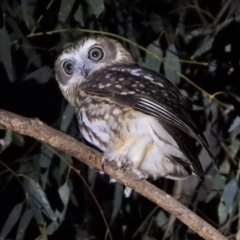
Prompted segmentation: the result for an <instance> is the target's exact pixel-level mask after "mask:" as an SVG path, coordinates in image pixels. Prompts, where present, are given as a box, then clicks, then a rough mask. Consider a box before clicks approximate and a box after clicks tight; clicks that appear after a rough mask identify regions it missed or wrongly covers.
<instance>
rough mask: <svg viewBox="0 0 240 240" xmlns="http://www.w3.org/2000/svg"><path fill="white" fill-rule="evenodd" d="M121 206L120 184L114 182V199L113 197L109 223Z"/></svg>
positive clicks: (112, 220)
mask: <svg viewBox="0 0 240 240" xmlns="http://www.w3.org/2000/svg"><path fill="white" fill-rule="evenodd" d="M121 206H122V186H121V184H119V183H116V184H115V189H114V199H113V210H112V215H111V225H112V224H113V222H114V220H115V219H116V217H117V215H118V214H119V211H120V208H121Z"/></svg>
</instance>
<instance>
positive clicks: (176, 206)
mask: <svg viewBox="0 0 240 240" xmlns="http://www.w3.org/2000/svg"><path fill="white" fill-rule="evenodd" d="M0 128H6V129H9V130H12V131H15V132H18V133H20V134H23V135H27V136H30V137H33V138H35V139H37V140H39V141H42V142H44V143H47V144H50V145H52V146H53V147H55V148H57V149H59V150H61V151H63V152H66V153H68V154H69V155H71V156H73V157H75V158H77V159H79V160H80V161H82V162H84V163H86V164H87V165H89V166H93V167H95V168H97V169H99V170H102V168H101V156H102V155H101V153H99V152H98V151H96V150H94V149H92V148H90V147H88V146H86V145H84V144H82V143H80V142H78V141H77V140H76V139H74V138H72V137H70V136H68V135H66V134H64V133H62V132H60V131H58V130H55V129H53V128H51V127H49V126H47V125H46V124H44V123H43V122H41V121H40V120H38V119H30V118H25V117H22V116H19V115H16V114H14V113H10V112H7V111H4V110H1V109H0ZM104 171H105V172H106V173H107V174H108V175H110V176H111V177H112V178H114V179H116V180H117V181H119V182H121V183H123V184H124V185H126V186H127V187H130V188H132V189H134V190H135V191H136V192H138V193H140V194H141V195H143V196H144V197H146V198H148V199H149V200H151V201H153V202H154V203H156V204H157V205H159V206H160V207H162V208H163V209H165V210H166V211H168V212H169V213H171V214H172V215H174V216H176V217H177V218H178V219H179V220H180V221H182V222H184V223H185V224H186V225H187V226H188V227H190V228H191V229H192V230H194V231H195V232H197V233H198V234H199V235H200V236H201V237H203V238H204V239H207V240H226V239H227V238H225V237H224V236H223V235H222V234H220V233H219V232H218V231H217V230H216V229H215V228H213V227H212V226H211V225H210V224H209V223H207V222H205V221H204V220H203V219H202V218H200V217H199V216H197V215H196V214H195V213H193V212H192V211H191V210H189V209H188V208H186V207H185V206H183V205H182V204H181V203H179V202H178V201H176V200H175V199H174V198H172V197H171V196H170V195H168V194H166V193H165V192H163V191H162V190H160V189H158V188H157V187H155V186H153V185H152V184H151V183H149V182H147V181H136V180H135V179H136V175H135V174H134V173H132V172H131V171H126V172H124V173H123V172H122V171H118V170H116V164H115V163H114V162H110V163H108V164H107V165H106V166H105V168H104Z"/></svg>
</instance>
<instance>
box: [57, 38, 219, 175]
mask: <svg viewBox="0 0 240 240" xmlns="http://www.w3.org/2000/svg"><path fill="white" fill-rule="evenodd" d="M55 74H56V80H57V82H58V84H59V86H60V89H61V91H62V93H63V95H64V97H65V98H66V99H67V100H68V101H69V102H70V103H71V104H72V105H73V106H74V107H75V108H76V115H77V119H78V123H79V128H80V131H81V133H82V135H83V137H84V139H85V140H86V141H87V142H89V143H91V144H92V145H94V146H96V147H97V148H98V149H100V150H101V151H102V152H103V158H102V164H103V165H104V164H105V163H106V162H107V161H113V160H114V161H116V163H117V165H118V167H119V168H121V169H131V170H132V171H133V172H135V173H136V174H137V176H138V178H139V179H146V178H148V177H151V178H154V179H157V178H160V177H166V178H170V179H174V180H179V179H185V178H187V177H188V176H189V175H190V174H194V175H197V176H199V177H200V178H201V179H203V178H204V172H203V169H202V166H201V163H200V161H199V159H198V157H197V154H196V152H195V149H194V147H193V144H192V143H194V142H195V141H194V139H195V140H197V141H199V142H200V143H201V144H202V145H203V146H204V147H205V149H206V150H207V152H208V153H209V155H210V156H211V158H212V160H213V163H214V164H215V160H214V157H213V156H212V154H211V152H210V150H209V145H208V143H207V141H206V138H205V137H204V135H203V133H202V132H201V131H200V130H199V129H198V128H197V126H196V124H195V123H194V120H193V118H192V116H191V115H190V112H191V111H190V106H189V103H188V102H187V100H186V99H185V98H184V96H183V95H182V94H181V92H180V91H179V89H178V88H177V87H176V86H175V85H174V84H173V83H172V82H171V81H169V80H168V79H167V78H165V77H164V76H163V75H161V74H159V73H156V72H154V71H152V70H149V69H146V68H143V67H140V66H138V64H137V63H136V62H135V61H134V59H133V57H132V56H131V55H130V53H129V52H128V51H127V50H126V49H125V48H124V47H123V46H122V45H121V43H119V42H118V41H116V40H114V39H111V38H108V37H104V36H91V37H87V38H83V39H81V40H80V41H76V42H75V43H73V44H72V45H70V46H68V47H67V48H66V49H64V50H63V51H62V53H61V54H60V55H59V57H58V58H57V60H56V62H55Z"/></svg>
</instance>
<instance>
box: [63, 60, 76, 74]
mask: <svg viewBox="0 0 240 240" xmlns="http://www.w3.org/2000/svg"><path fill="white" fill-rule="evenodd" d="M63 69H64V71H65V73H66V74H68V75H71V74H73V71H74V62H73V61H71V60H68V61H66V62H64V63H63Z"/></svg>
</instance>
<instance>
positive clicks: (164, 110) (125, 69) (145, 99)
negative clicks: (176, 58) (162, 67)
mask: <svg viewBox="0 0 240 240" xmlns="http://www.w3.org/2000/svg"><path fill="white" fill-rule="evenodd" d="M84 90H85V91H86V92H87V93H88V94H92V95H94V96H98V97H104V98H108V99H110V100H111V101H113V102H115V103H116V104H119V105H122V106H127V107H132V108H133V109H135V110H138V111H140V112H143V113H145V114H148V115H151V116H154V117H156V118H158V119H159V120H161V121H165V122H166V123H168V124H171V125H173V126H175V127H177V128H178V129H180V130H182V131H183V132H185V133H187V134H188V135H190V136H191V137H193V138H195V139H197V140H199V141H200V143H201V144H202V145H203V146H204V147H205V148H206V150H207V151H208V153H209V155H210V156H211V158H212V159H213V163H214V164H215V162H214V157H213V155H212V153H211V152H210V150H209V145H208V143H207V140H206V138H205V137H204V135H203V134H202V133H201V132H200V131H199V130H198V129H197V127H196V125H195V124H194V122H193V121H192V118H191V116H190V106H189V104H188V102H187V101H186V99H185V98H184V97H183V95H182V94H181V92H180V91H179V90H178V88H177V87H176V86H175V85H174V84H173V83H172V82H170V81H169V80H168V79H167V78H165V77H164V76H162V75H160V74H157V73H156V72H153V71H151V70H149V69H145V68H142V67H138V66H137V65H123V66H115V67H112V68H108V69H105V70H102V71H96V72H94V73H93V74H92V75H91V76H90V78H89V80H88V81H87V82H86V83H85V85H84Z"/></svg>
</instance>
